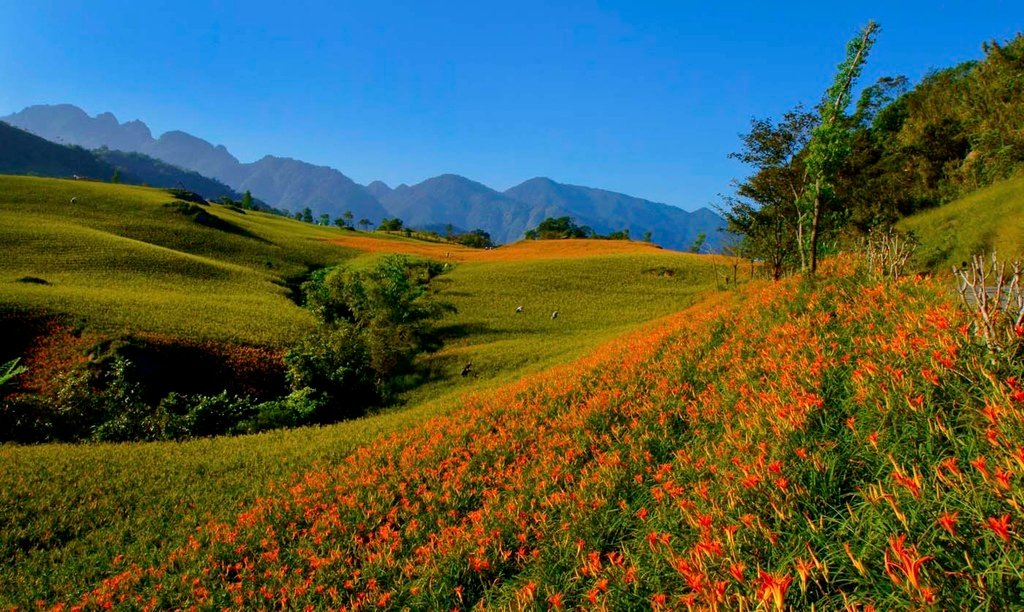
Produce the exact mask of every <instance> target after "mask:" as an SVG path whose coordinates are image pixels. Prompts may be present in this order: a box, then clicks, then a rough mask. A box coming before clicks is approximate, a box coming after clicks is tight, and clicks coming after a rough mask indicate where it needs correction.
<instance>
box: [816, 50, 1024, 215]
mask: <svg viewBox="0 0 1024 612" xmlns="http://www.w3.org/2000/svg"><path fill="white" fill-rule="evenodd" d="M983 50H984V52H985V58H984V59H982V60H981V61H977V62H966V63H964V64H960V65H958V66H954V67H951V68H946V69H943V70H938V71H935V72H932V73H931V74H929V75H927V76H926V77H925V78H924V79H923V80H922V81H921V82H920V83H919V84H917V85H916V86H915V87H914V88H913V89H911V90H910V91H906V92H905V91H903V86H904V85H903V82H902V81H900V80H899V79H898V78H897V79H890V80H888V81H880V82H879V86H880V87H881V88H882V89H883V90H884V91H883V92H881V93H880V94H879V95H878V97H879V104H876V105H875V106H876V107H877V111H876V112H875V114H874V117H873V119H871V121H870V122H867V121H864V122H862V123H861V124H860V125H859V127H858V131H857V133H856V134H855V136H854V139H853V142H852V154H851V156H850V158H849V159H848V161H847V164H846V165H845V166H844V167H843V168H842V170H841V171H840V173H839V176H838V177H837V181H836V191H837V193H838V194H840V199H841V204H840V205H841V206H842V207H843V208H844V209H846V210H848V211H849V213H850V221H851V223H852V226H853V229H854V230H856V231H857V232H867V231H868V230H870V229H871V228H872V227H876V226H885V225H889V224H892V223H894V222H896V221H898V220H899V219H900V218H902V217H905V216H907V215H909V214H912V213H914V212H916V211H918V210H921V209H924V208H930V207H934V206H936V205H938V204H941V203H945V202H948V201H951V200H953V199H956V198H958V197H960V196H963V195H966V194H968V193H969V192H971V191H973V190H975V189H978V188H980V187H984V186H986V185H990V184H993V183H994V182H996V181H999V180H1001V179H1004V178H1007V177H1010V176H1013V175H1014V174H1015V173H1016V172H1018V171H1019V170H1020V168H1021V167H1022V165H1024V136H1021V134H1022V133H1024V112H1022V111H1021V109H1022V108H1024V87H1022V86H1021V78H1020V75H1021V70H1022V68H1024V35H1018V36H1016V37H1015V38H1014V39H1012V40H1010V41H1009V42H1007V43H1005V44H1002V45H1000V44H998V43H995V42H992V43H987V44H985V45H983ZM865 93H868V92H865ZM888 98H892V99H891V100H888ZM865 118H870V113H867V114H865Z"/></svg>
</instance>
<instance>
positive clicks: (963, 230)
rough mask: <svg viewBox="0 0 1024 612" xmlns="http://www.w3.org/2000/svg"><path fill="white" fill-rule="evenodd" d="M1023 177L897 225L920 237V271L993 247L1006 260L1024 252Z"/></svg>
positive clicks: (941, 268) (948, 266)
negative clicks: (1023, 221)
mask: <svg viewBox="0 0 1024 612" xmlns="http://www.w3.org/2000/svg"><path fill="white" fill-rule="evenodd" d="M1022 193H1024V177H1020V178H1013V179H1009V180H1005V181H1001V182H998V183H996V184H994V185H991V186H989V187H985V188H983V189H979V190H977V191H975V192H973V193H971V194H969V195H967V196H965V197H963V198H960V199H959V200H956V201H954V202H951V203H949V204H947V205H945V206H940V207H938V208H933V209H931V210H926V211H924V212H921V213H918V214H916V215H912V216H910V217H907V218H905V219H903V220H902V221H900V222H899V223H897V224H896V228H897V229H898V230H900V231H903V232H913V233H914V234H915V235H916V236H917V237H918V239H919V240H920V242H921V248H919V249H918V251H917V253H916V254H915V257H914V265H916V266H917V268H918V269H919V270H928V271H941V272H948V271H949V270H950V269H951V268H953V267H960V265H961V264H963V263H964V262H969V261H970V260H971V257H972V256H973V255H976V254H979V253H983V252H989V251H992V250H995V251H996V253H998V254H999V255H1000V256H1001V257H1003V258H1006V259H1010V260H1012V259H1014V258H1021V257H1022V256H1024V224H1022V223H1021V222H1020V219H1022V218H1024V198H1022V197H1021V194H1022Z"/></svg>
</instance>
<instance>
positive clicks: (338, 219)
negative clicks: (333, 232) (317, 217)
mask: <svg viewBox="0 0 1024 612" xmlns="http://www.w3.org/2000/svg"><path fill="white" fill-rule="evenodd" d="M334 224H335V225H337V226H338V227H339V228H341V229H348V223H346V222H345V220H344V219H342V218H341V217H336V218H335V219H334Z"/></svg>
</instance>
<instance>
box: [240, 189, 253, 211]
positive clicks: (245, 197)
mask: <svg viewBox="0 0 1024 612" xmlns="http://www.w3.org/2000/svg"><path fill="white" fill-rule="evenodd" d="M242 208H244V209H245V210H252V209H253V208H254V206H253V203H252V192H250V191H249V190H248V189H246V190H245V193H243V194H242Z"/></svg>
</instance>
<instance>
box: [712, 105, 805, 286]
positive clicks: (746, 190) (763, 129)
mask: <svg viewBox="0 0 1024 612" xmlns="http://www.w3.org/2000/svg"><path fill="white" fill-rule="evenodd" d="M816 121H817V118H816V117H815V115H814V114H812V113H809V112H806V111H804V110H803V108H802V107H799V106H798V107H796V108H795V109H793V110H791V111H788V112H787V113H786V114H784V115H783V116H782V119H781V121H779V122H778V123H776V122H773V121H772V120H771V119H754V120H752V121H751V127H750V132H748V133H746V134H744V135H742V137H741V138H742V141H743V149H742V150H741V151H739V152H736V153H732V154H730V155H729V157H731V158H733V159H737V160H739V161H741V162H743V163H744V164H747V165H749V166H752V167H753V168H754V169H755V172H754V174H752V175H751V176H749V177H748V178H747V179H746V180H744V181H742V182H740V183H739V184H738V186H737V189H736V196H734V197H726V198H725V201H724V203H723V206H722V207H720V209H719V212H720V213H721V214H722V216H723V217H724V218H725V220H726V229H727V231H729V232H730V233H732V234H734V235H739V236H741V237H742V239H741V241H740V242H739V245H738V247H737V251H738V253H737V254H739V255H743V256H745V257H749V258H750V259H761V260H763V261H765V262H766V263H768V264H769V266H770V268H771V271H772V277H773V278H774V279H776V280H778V279H779V278H781V277H782V274H783V272H784V271H785V270H786V269H789V268H793V267H795V266H796V265H798V264H802V263H803V259H802V257H803V254H804V253H803V251H802V250H801V249H800V248H799V244H800V242H801V239H802V235H803V228H804V226H805V224H806V223H805V221H806V216H807V215H806V213H805V212H804V211H803V210H802V209H801V207H800V206H799V204H798V202H799V200H800V197H801V196H802V194H803V188H804V180H805V177H806V169H805V166H804V155H803V151H804V150H805V149H806V147H807V143H808V142H809V141H810V139H811V130H812V129H813V127H814V125H815V123H816ZM801 267H803V266H802V265H801Z"/></svg>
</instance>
